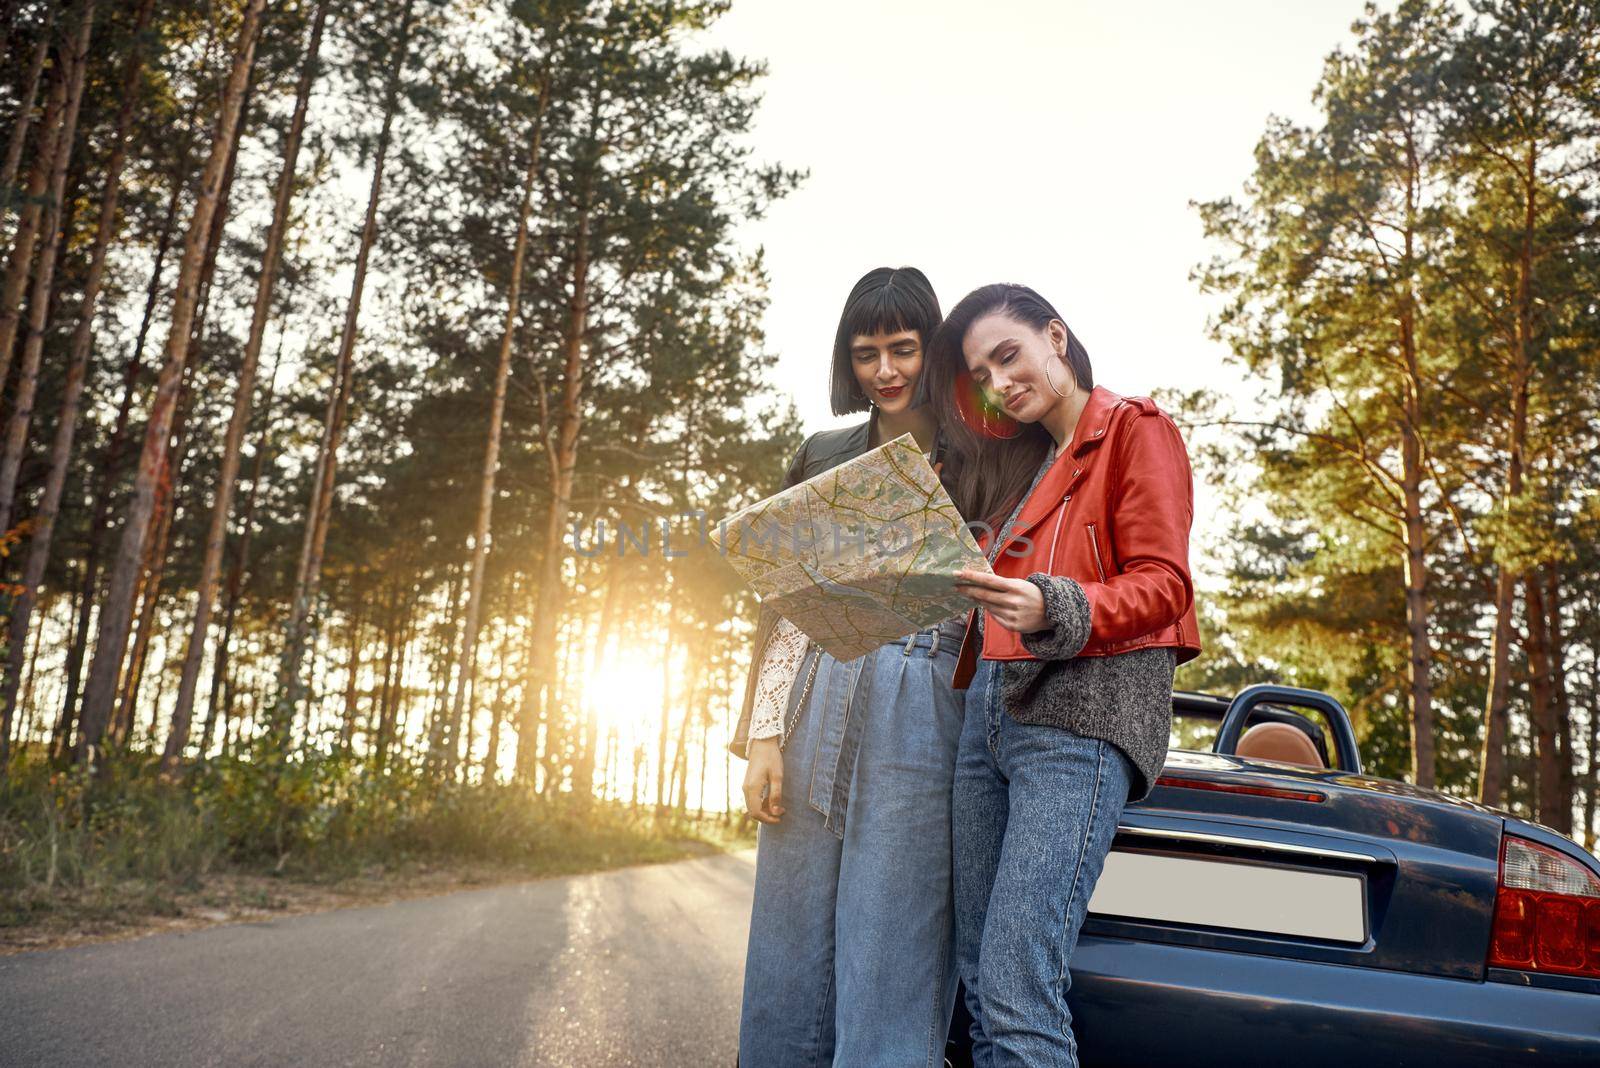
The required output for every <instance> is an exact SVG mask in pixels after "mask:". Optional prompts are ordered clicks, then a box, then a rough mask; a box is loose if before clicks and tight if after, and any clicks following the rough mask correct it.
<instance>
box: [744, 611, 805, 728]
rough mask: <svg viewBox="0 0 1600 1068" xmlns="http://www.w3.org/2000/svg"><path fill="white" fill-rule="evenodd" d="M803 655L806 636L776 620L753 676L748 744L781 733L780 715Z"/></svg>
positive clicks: (784, 621)
mask: <svg viewBox="0 0 1600 1068" xmlns="http://www.w3.org/2000/svg"><path fill="white" fill-rule="evenodd" d="M805 653H806V636H805V633H804V632H803V631H801V630H800V628H799V627H797V626H795V625H794V624H793V623H790V622H789V621H788V620H787V619H779V620H778V622H777V623H776V625H774V626H773V628H772V635H771V636H770V637H769V638H768V639H767V649H766V654H765V655H764V656H763V657H762V658H761V670H760V673H759V674H758V675H757V676H756V692H755V698H754V703H753V704H752V705H751V708H750V741H752V742H753V741H755V740H756V739H757V738H772V737H776V736H778V735H781V734H782V733H783V714H784V712H785V711H786V710H787V709H788V707H789V692H790V691H791V690H792V689H794V684H795V679H796V678H797V677H798V676H799V674H800V661H801V659H802V658H803V657H804V656H805ZM748 750H749V747H748V745H746V751H747V752H748Z"/></svg>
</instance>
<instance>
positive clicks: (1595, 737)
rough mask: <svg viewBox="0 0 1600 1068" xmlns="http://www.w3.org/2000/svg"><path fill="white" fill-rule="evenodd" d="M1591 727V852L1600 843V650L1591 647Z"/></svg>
mask: <svg viewBox="0 0 1600 1068" xmlns="http://www.w3.org/2000/svg"><path fill="white" fill-rule="evenodd" d="M1586 719H1587V721H1588V728H1589V744H1588V745H1587V746H1586V747H1585V748H1586V749H1587V750H1588V753H1587V755H1586V757H1585V760H1584V776H1583V777H1584V781H1585V782H1586V783H1587V789H1585V790H1584V795H1583V835H1584V845H1585V846H1586V847H1588V850H1589V852H1591V853H1593V852H1594V851H1595V846H1596V844H1600V827H1596V826H1595V820H1594V817H1595V805H1596V803H1597V798H1600V760H1597V759H1596V751H1597V750H1600V650H1597V649H1596V648H1595V647H1594V646H1592V645H1591V646H1590V648H1589V704H1588V715H1587V717H1586Z"/></svg>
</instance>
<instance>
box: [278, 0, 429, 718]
mask: <svg viewBox="0 0 1600 1068" xmlns="http://www.w3.org/2000/svg"><path fill="white" fill-rule="evenodd" d="M411 14H412V0H406V3H405V6H404V8H403V9H402V13H401V17H400V30H399V39H398V47H397V48H396V49H395V54H394V61H393V63H392V64H391V65H390V68H389V76H388V84H387V85H386V86H385V89H384V107H383V126H382V128H381V130H380V131H379V133H378V144H377V150H376V152H375V153H374V156H373V161H372V186H371V189H370V190H369V192H368V194H367V214H366V219H365V222H364V223H363V225H362V228H361V244H360V247H359V249H358V250H357V252H356V264H355V276H354V278H353V279H352V280H351V283H350V297H349V300H348V302H347V303H346V305H345V317H344V330H343V332H342V333H341V335H340V338H339V354H338V357H337V358H336V359H335V361H334V373H333V393H332V396H331V397H330V398H329V403H328V417H327V422H326V424H325V425H324V426H323V431H322V442H321V444H320V447H319V448H318V451H317V462H316V469H315V472H314V474H313V476H312V490H311V508H310V509H309V511H308V514H307V518H306V529H305V536H304V539H303V541H302V543H301V546H300V560H299V565H298V567H297V568H296V571H295V581H294V594H293V596H292V599H291V601H290V605H289V619H288V623H287V626H286V628H285V641H284V650H283V656H282V660H281V662H280V664H279V668H278V690H277V696H276V698H275V702H274V709H273V717H274V722H273V728H274V729H275V730H277V729H285V727H286V724H287V723H288V721H289V720H290V719H291V718H292V717H293V714H294V711H293V710H294V709H295V707H296V706H298V705H299V703H300V700H301V697H302V695H303V693H304V679H303V678H302V675H301V661H302V660H303V659H304V657H305V641H306V621H307V617H308V616H309V615H310V613H311V606H312V603H313V602H314V601H315V599H316V595H317V585H318V582H319V581H320V579H321V573H322V551H323V546H324V545H325V544H326V542H327V537H328V523H329V519H330V515H331V512H332V508H333V488H334V482H335V474H336V472H337V469H338V454H339V442H340V440H341V438H342V436H343V434H344V421H345V412H346V408H347V407H348V405H349V402H350V385H351V380H352V377H353V375H354V366H353V364H354V354H355V346H356V334H357V330H358V328H359V325H360V321H361V297H362V294H363V292H364V291H365V289H366V284H367V262H368V259H369V258H370V256H371V254H372V245H373V242H374V241H376V240H377V236H378V202H379V199H380V198H381V197H382V194H383V171H384V164H385V161H386V160H387V159H388V155H389V143H390V139H391V136H392V134H393V130H394V119H395V115H396V113H397V112H398V111H399V109H400V84H401V79H402V77H403V76H404V73H405V67H406V61H407V58H408V57H409V54H410V42H411V29H412V21H411ZM286 735H287V730H286V729H285V737H284V738H282V739H280V740H281V741H282V742H283V744H287V737H286Z"/></svg>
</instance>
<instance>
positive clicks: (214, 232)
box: [112, 82, 253, 740]
mask: <svg viewBox="0 0 1600 1068" xmlns="http://www.w3.org/2000/svg"><path fill="white" fill-rule="evenodd" d="M252 88H253V83H249V82H247V83H246V85H245V92H244V101H243V103H242V104H241V105H240V112H239V113H240V120H239V121H240V123H241V124H243V123H244V121H245V119H246V117H247V116H248V115H249V113H250V97H251V91H252ZM238 160H239V138H238V137H235V138H234V142H233V150H232V152H230V153H229V155H228V165H227V168H226V169H225V170H224V172H223V176H222V188H221V191H220V192H219V193H218V195H217V208H216V211H214V212H213V213H212V217H211V229H210V232H209V234H208V236H207V238H206V254H205V259H204V260H203V262H202V263H201V267H200V281H199V286H198V293H199V298H198V301H197V303H196V309H195V314H194V317H193V320H192V324H191V326H190V330H189V347H188V351H187V353H186V355H185V357H184V365H183V372H182V375H181V379H182V385H181V386H180V387H179V391H178V401H177V405H176V414H175V416H174V419H173V427H172V437H171V440H170V442H169V444H168V447H167V451H166V456H165V458H164V459H163V461H162V469H161V477H160V479H159V480H158V482H157V489H156V499H155V507H154V509H153V514H152V516H151V521H150V522H151V526H150V532H149V534H148V535H147V536H146V538H145V556H144V564H143V570H142V572H141V573H142V575H143V578H142V580H141V581H140V583H139V586H138V589H139V594H138V598H137V600H138V604H139V609H138V612H137V618H138V626H137V628H136V630H135V632H134V633H135V637H134V644H133V651H132V655H131V656H130V657H129V658H128V666H127V670H126V675H125V682H124V684H123V688H122V698H121V702H120V706H119V708H118V711H117V715H116V718H114V719H113V720H112V724H113V726H114V727H119V729H117V730H113V732H112V738H113V740H122V739H125V738H128V737H129V736H130V734H129V732H130V731H131V729H132V726H133V712H134V706H135V703H136V698H137V695H138V691H139V684H140V676H141V675H142V674H143V672H144V664H145V657H146V654H147V653H148V650H149V647H150V641H151V639H152V638H153V637H154V636H155V612H156V608H157V606H158V604H159V601H158V600H157V598H158V597H159V596H160V591H161V582H162V578H163V576H164V575H165V573H166V563H167V554H168V549H169V548H170V540H171V536H172V524H173V518H174V516H175V515H176V512H177V507H178V487H179V486H181V485H183V477H182V475H183V462H184V460H185V459H186V458H187V456H188V450H189V442H190V440H191V434H190V429H189V420H190V417H191V416H192V415H193V414H194V408H193V387H194V380H195V376H196V375H197V374H198V371H197V370H196V367H197V365H198V364H199V361H200V353H201V349H202V347H203V343H204V339H205V329H206V320H207V318H208V316H209V315H210V311H211V295H212V281H213V280H214V279H215V278H216V273H217V260H218V257H219V256H220V255H221V252H222V240H223V237H224V234H225V231H226V226H227V220H228V211H229V205H230V204H231V203H232V196H233V179H234V176H235V174H236V173H237V169H236V168H237V164H238ZM119 725H120V726H119Z"/></svg>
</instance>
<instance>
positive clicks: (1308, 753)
mask: <svg viewBox="0 0 1600 1068" xmlns="http://www.w3.org/2000/svg"><path fill="white" fill-rule="evenodd" d="M1235 752H1236V753H1237V755H1239V756H1242V757H1253V758H1255V759H1257V760H1276V761H1279V762H1280V763H1284V764H1304V765H1305V766H1306V767H1308V768H1325V767H1327V766H1328V765H1327V762H1326V761H1324V760H1323V759H1322V754H1321V753H1318V752H1317V747H1316V746H1315V745H1313V744H1311V739H1310V738H1307V737H1306V734H1305V732H1304V731H1302V730H1300V729H1299V728H1298V727H1291V726H1290V725H1289V724H1287V723H1257V724H1256V725H1255V726H1254V727H1251V728H1250V729H1249V730H1247V731H1245V732H1244V737H1242V738H1240V739H1239V748H1238V749H1237V750H1235Z"/></svg>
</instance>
